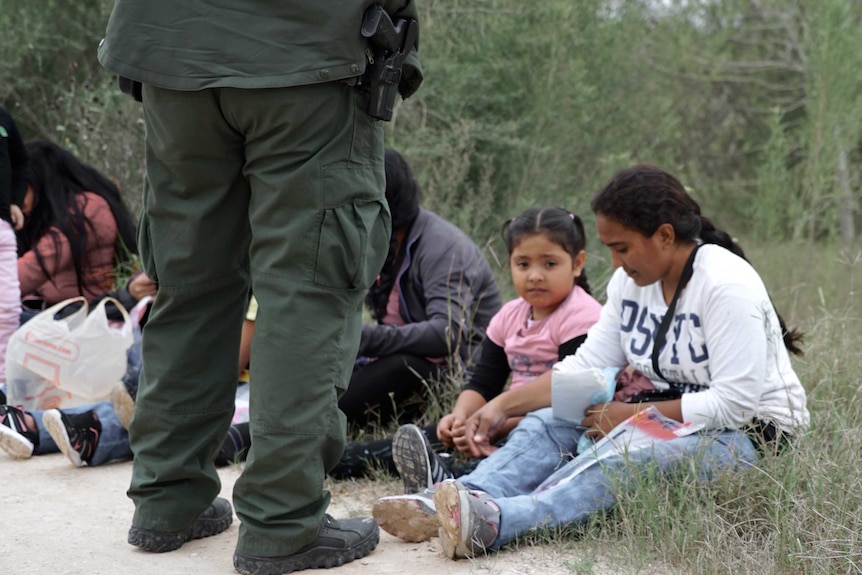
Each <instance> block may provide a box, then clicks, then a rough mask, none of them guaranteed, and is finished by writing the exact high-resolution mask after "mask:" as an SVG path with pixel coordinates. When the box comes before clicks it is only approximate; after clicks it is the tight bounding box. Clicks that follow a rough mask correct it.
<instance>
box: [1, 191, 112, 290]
mask: <svg viewBox="0 0 862 575" xmlns="http://www.w3.org/2000/svg"><path fill="white" fill-rule="evenodd" d="M78 203H79V205H80V206H81V208H82V211H83V213H84V219H85V220H86V226H87V246H86V252H85V254H84V278H83V279H84V285H83V291H84V293H80V291H79V290H78V280H77V278H76V277H75V265H74V263H73V261H72V250H71V248H70V246H69V240H68V239H67V238H66V236H64V235H63V234H62V233H59V230H57V232H58V234H59V240H60V241H59V245H58V248H59V249H58V250H55V249H54V240H53V239H52V238H51V236H50V235H48V234H45V235H44V236H42V237H41V238H40V239H39V241H38V242H37V243H36V246H34V248H33V249H31V250H30V251H28V252H27V253H25V254H24V255H23V256H21V257H20V258H18V279H19V281H20V282H21V295H22V296H27V295H31V294H37V295H39V296H41V297H42V299H44V300H45V302H46V303H47V304H49V305H50V304H55V303H58V302H61V301H63V300H64V299H68V298H71V297H75V296H78V295H84V296H86V297H87V299H93V298H95V297H97V296H100V295H102V294H103V293H105V292H108V291H111V290H112V289H114V253H115V251H116V242H117V222H116V220H115V219H114V214H113V212H111V207H110V206H109V205H108V202H107V201H105V199H104V198H102V197H101V196H99V195H98V194H94V193H92V192H84V193H83V194H78ZM34 250H39V253H40V254H42V261H43V262H44V263H45V268H46V269H47V271H48V273H47V274H45V272H44V271H43V270H42V268H41V266H39V262H37V261H36V254H35V253H34ZM58 251H59V258H57V255H56V254H57V252H58ZM55 261H56V262H57V263H56V265H55Z"/></svg>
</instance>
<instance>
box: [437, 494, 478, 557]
mask: <svg viewBox="0 0 862 575" xmlns="http://www.w3.org/2000/svg"><path fill="white" fill-rule="evenodd" d="M467 497H469V493H468V492H467V491H466V490H464V489H458V484H457V483H455V482H449V481H447V482H445V483H441V484H440V485H438V486H437V491H435V492H434V506H435V507H436V508H437V517H438V518H439V520H440V530H439V535H440V544H441V545H442V547H443V553H444V554H445V555H446V556H447V557H449V558H450V559H458V558H460V557H472V556H473V553H472V551H471V549H470V546H469V544H470V533H469V527H470V502H469V501H467V499H466V498H467Z"/></svg>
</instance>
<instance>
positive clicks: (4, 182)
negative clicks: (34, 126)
mask: <svg viewBox="0 0 862 575" xmlns="http://www.w3.org/2000/svg"><path fill="white" fill-rule="evenodd" d="M29 170H30V160H29V157H28V156H27V149H26V148H25V147H24V141H23V140H22V139H21V134H20V133H19V132H18V126H16V125H15V120H13V119H12V115H11V114H10V113H9V111H8V110H6V108H3V107H2V106H0V218H2V219H4V220H6V221H7V222H11V221H12V219H11V216H10V213H9V206H10V205H12V204H14V205H16V206H20V205H21V204H22V203H23V201H24V194H25V193H26V191H27V182H28V180H29Z"/></svg>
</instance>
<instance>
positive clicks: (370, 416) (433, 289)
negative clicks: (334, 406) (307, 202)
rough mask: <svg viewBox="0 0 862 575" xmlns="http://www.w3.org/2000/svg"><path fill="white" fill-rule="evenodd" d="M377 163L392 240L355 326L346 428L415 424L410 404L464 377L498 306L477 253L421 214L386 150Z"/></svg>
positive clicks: (405, 172) (419, 409)
mask: <svg viewBox="0 0 862 575" xmlns="http://www.w3.org/2000/svg"><path fill="white" fill-rule="evenodd" d="M384 164H385V169H386V201H387V203H388V204H389V210H390V212H391V213H392V236H391V240H390V244H389V251H388V254H387V257H386V260H385V263H384V264H383V268H382V270H381V272H380V274H379V275H378V277H377V281H375V282H374V283H373V284H372V286H371V288H370V289H369V290H368V294H367V297H366V304H367V305H368V307H370V308H371V312H372V315H373V316H374V319H375V322H374V323H373V324H365V325H363V326H362V336H361V338H360V340H359V352H358V357H359V359H358V361H357V363H356V365H355V367H354V370H353V375H352V376H351V378H350V384H349V385H348V387H347V392H346V393H345V394H344V395H343V396H341V399H340V400H339V401H338V407H339V408H340V409H341V410H342V411H343V412H344V413H345V415H346V416H347V421H348V423H349V424H351V425H354V426H359V427H362V426H365V425H367V424H368V423H377V422H382V423H384V424H387V423H389V422H390V421H391V420H392V418H393V417H397V418H399V421H400V422H401V423H406V422H410V421H413V420H415V419H416V418H417V417H419V416H420V415H421V414H422V413H423V412H424V411H425V408H426V404H425V402H424V400H422V399H420V400H419V401H415V399H416V398H424V397H425V396H426V391H427V387H426V386H427V385H428V384H429V382H431V383H432V385H433V384H434V383H436V382H439V381H441V380H442V379H443V378H444V373H445V371H444V370H445V369H446V368H447V367H448V368H449V369H454V370H456V371H457V370H458V368H459V366H460V367H461V368H463V369H465V370H467V369H469V367H470V365H472V363H473V359H474V358H473V356H474V355H476V354H477V353H478V350H479V346H480V344H481V343H482V340H483V339H484V337H485V328H486V327H487V326H488V322H490V321H491V318H492V317H493V316H494V314H495V313H497V310H499V309H500V305H501V299H500V290H499V288H498V287H497V282H496V280H495V279H494V274H493V272H492V271H491V266H490V265H489V264H488V260H487V259H486V258H485V256H484V255H483V254H482V251H481V250H480V249H479V247H478V246H477V245H476V244H475V243H474V242H473V240H472V239H470V237H469V236H468V235H467V234H465V233H464V232H463V231H461V230H460V229H458V227H456V226H455V225H453V224H452V223H450V222H448V221H446V220H445V219H443V218H441V217H440V216H438V215H437V214H435V213H433V212H431V211H429V210H426V209H424V208H422V207H421V206H420V201H421V191H420V188H419V184H418V182H416V180H415V179H414V178H413V173H412V171H411V169H410V166H409V164H408V163H407V161H406V160H405V159H404V157H403V156H401V154H399V153H398V152H396V151H395V150H392V149H387V150H386V152H385V157H384ZM438 391H439V390H438ZM390 394H392V395H391V396H390Z"/></svg>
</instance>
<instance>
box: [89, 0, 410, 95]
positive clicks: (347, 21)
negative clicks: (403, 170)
mask: <svg viewBox="0 0 862 575" xmlns="http://www.w3.org/2000/svg"><path fill="white" fill-rule="evenodd" d="M375 3H377V4H381V5H382V6H383V7H384V9H385V10H386V11H387V12H388V13H389V14H390V15H391V16H392V17H393V19H395V18H396V17H398V16H401V17H410V18H417V19H418V17H417V16H418V15H417V11H416V4H415V2H414V0H379V1H378V2H374V1H373V0H353V1H344V0H341V1H338V0H313V1H310V2H309V1H308V0H280V1H278V2H274V1H272V0H117V2H116V4H115V5H114V10H113V12H112V13H111V18H110V20H109V22H108V29H107V32H106V35H105V39H104V40H103V41H102V43H101V45H100V46H99V61H100V62H101V63H102V65H103V66H104V67H105V68H107V69H108V70H110V71H112V72H115V73H116V74H118V75H120V76H124V77H126V78H130V79H132V80H137V81H138V82H142V83H144V84H151V85H153V86H158V87H160V88H167V89H171V90H202V89H204V88H227V87H232V88H285V87H290V86H300V85H304V84H316V83H320V82H329V81H333V80H343V79H347V78H352V77H356V76H359V75H361V74H362V73H363V72H364V71H365V66H366V63H367V61H368V59H367V55H366V50H367V47H368V46H367V41H366V40H365V39H364V38H363V37H362V36H361V35H360V33H359V29H360V26H361V23H362V16H363V14H364V13H365V10H366V9H367V8H368V7H369V6H370V5H372V4H375ZM421 81H422V71H421V69H420V67H419V61H418V59H417V58H416V57H415V53H413V54H411V56H410V57H409V58H408V60H407V61H406V62H405V65H404V71H403V76H402V82H401V85H400V86H399V88H400V90H399V91H400V92H401V94H402V96H404V97H407V96H409V95H410V94H412V93H413V92H415V91H416V88H418V87H419V84H420V83H421Z"/></svg>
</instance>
